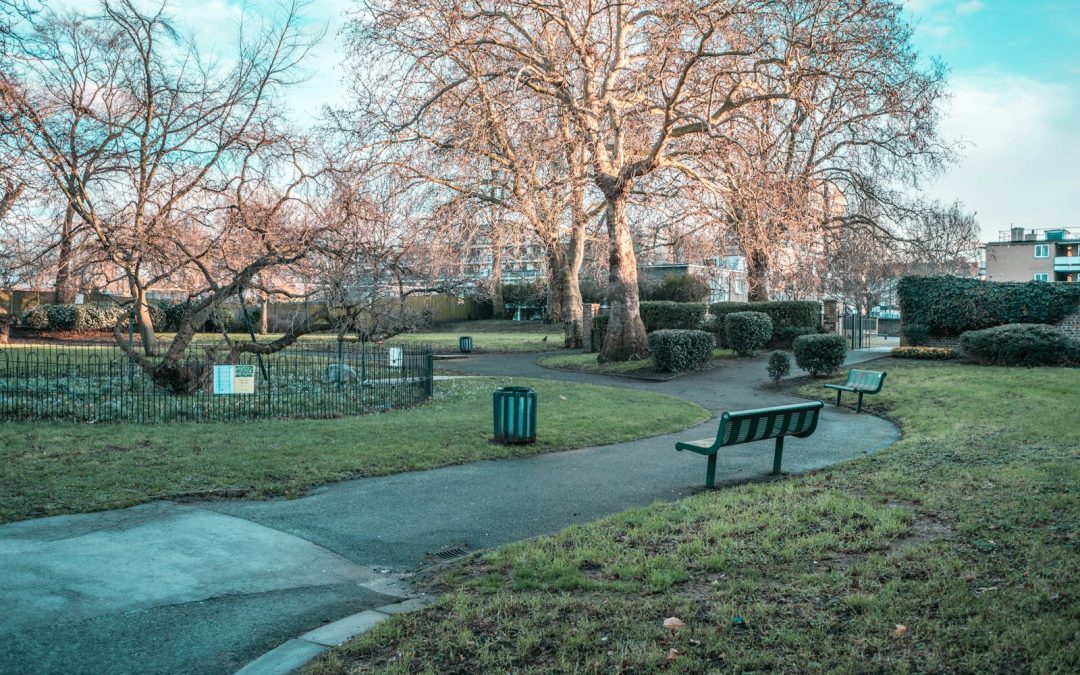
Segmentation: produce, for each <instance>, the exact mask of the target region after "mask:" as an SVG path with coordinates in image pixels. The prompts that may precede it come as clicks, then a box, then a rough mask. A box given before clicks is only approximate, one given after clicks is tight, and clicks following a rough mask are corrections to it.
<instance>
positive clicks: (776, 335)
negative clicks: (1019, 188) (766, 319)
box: [769, 326, 818, 349]
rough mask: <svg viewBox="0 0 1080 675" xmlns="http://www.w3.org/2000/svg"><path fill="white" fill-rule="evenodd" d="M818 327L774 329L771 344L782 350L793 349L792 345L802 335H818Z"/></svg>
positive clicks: (782, 327)
mask: <svg viewBox="0 0 1080 675" xmlns="http://www.w3.org/2000/svg"><path fill="white" fill-rule="evenodd" d="M817 334H818V329H817V327H816V326H780V327H779V328H774V329H773V336H772V340H770V341H769V344H770V345H771V346H773V347H777V348H780V349H791V344H792V343H793V342H794V341H795V338H797V337H799V336H800V335H817Z"/></svg>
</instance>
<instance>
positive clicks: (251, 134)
mask: <svg viewBox="0 0 1080 675" xmlns="http://www.w3.org/2000/svg"><path fill="white" fill-rule="evenodd" d="M101 9H102V14H101V15H100V16H97V17H94V18H93V19H83V20H84V21H89V22H91V23H92V24H93V29H92V31H89V34H90V35H91V36H93V37H95V38H96V39H95V41H94V42H93V43H92V46H93V47H94V49H96V50H97V51H98V52H100V54H101V55H103V56H105V57H106V58H105V59H104V60H102V59H100V58H92V59H87V60H86V65H87V67H88V68H91V67H92V68H93V69H94V70H93V73H92V78H86V80H87V83H88V84H89V83H92V85H93V86H92V87H84V88H80V89H79V91H80V97H78V98H76V99H74V100H71V101H61V100H52V101H49V102H50V103H52V105H45V104H44V103H43V102H42V100H41V99H40V97H38V96H37V95H36V93H37V91H38V90H39V88H40V87H42V86H43V85H44V84H45V83H47V82H48V81H49V80H50V79H53V78H57V77H58V71H60V70H62V68H63V67H64V63H63V62H62V61H41V60H37V59H35V58H34V55H33V53H27V54H26V55H25V59H24V60H25V61H26V63H28V64H32V65H31V66H29V67H28V68H27V70H26V72H25V77H20V78H19V79H20V82H19V86H18V87H16V88H14V89H12V90H6V91H0V96H2V97H3V98H2V99H0V100H2V103H3V105H4V106H5V108H6V109H8V110H10V111H11V115H10V120H9V124H8V131H9V133H12V134H16V135H17V136H18V138H19V139H20V140H21V142H23V143H24V144H25V146H26V147H27V148H28V150H29V152H30V154H31V155H32V156H33V157H34V159H35V160H36V161H38V162H40V164H41V166H42V168H43V169H44V170H45V171H46V172H47V174H48V176H49V179H50V181H51V184H52V187H53V188H55V189H56V190H57V191H58V192H59V193H60V194H62V195H63V197H64V199H65V200H66V202H67V204H68V205H69V206H70V209H71V211H72V212H73V213H74V216H76V217H77V218H78V219H79V220H80V221H81V222H82V224H83V226H85V227H86V228H88V230H89V231H90V232H91V233H92V234H93V236H94V239H95V240H96V244H97V245H98V246H99V247H100V248H101V250H102V251H103V252H105V253H106V254H107V255H108V258H109V260H110V262H111V263H112V264H114V265H115V266H116V267H117V268H119V269H120V270H122V271H123V273H124V280H125V282H126V284H127V286H128V289H129V292H130V294H131V297H132V302H133V305H134V308H135V311H136V315H137V317H138V321H139V330H140V333H141V335H142V341H143V346H144V349H145V350H146V353H147V354H153V353H154V352H155V350H156V339H155V335H154V329H153V324H152V322H151V320H150V314H149V306H148V302H147V292H148V290H149V289H150V288H151V287H152V286H153V285H154V284H155V283H157V282H160V281H162V280H163V279H166V278H168V276H169V275H170V274H173V273H174V272H175V271H176V270H177V269H178V268H180V267H182V266H184V265H186V264H188V263H189V262H191V261H190V260H188V259H186V258H180V259H179V260H178V259H177V258H176V257H174V255H173V254H174V253H175V250H176V247H175V243H176V242H175V237H173V236H170V235H171V233H172V230H173V228H174V227H175V225H176V224H178V223H181V222H183V221H184V219H185V218H186V217H188V216H187V211H188V210H190V209H192V208H194V204H195V203H197V202H198V200H199V198H200V195H201V192H202V191H203V190H205V189H206V188H207V187H208V186H209V185H211V184H213V183H215V182H216V183H228V182H229V180H230V178H229V175H228V174H229V172H230V169H232V168H233V167H235V165H236V163H238V162H240V161H243V159H242V158H243V157H245V156H248V155H249V154H250V153H249V152H248V151H249V150H250V149H251V148H253V147H259V145H260V144H263V143H267V142H268V141H267V136H268V133H267V129H268V128H269V127H272V126H273V125H274V123H275V122H274V118H275V115H276V114H277V110H276V108H275V104H274V102H275V94H276V92H277V90H278V89H279V88H280V87H281V86H282V85H283V84H286V83H288V82H289V81H290V78H292V77H294V73H295V71H296V67H297V64H298V62H299V60H300V59H301V58H302V57H303V56H304V54H305V53H306V51H307V49H308V47H309V46H310V42H309V41H308V39H307V38H305V37H304V36H303V35H302V34H301V32H300V30H299V23H300V19H299V16H298V14H297V13H296V10H297V5H296V4H293V5H290V6H289V7H287V8H286V11H285V13H284V15H283V16H282V17H281V18H280V19H279V20H278V21H277V22H275V23H273V24H272V25H269V26H268V27H266V28H265V29H264V30H262V31H261V32H259V33H258V34H257V35H255V36H241V38H240V42H239V48H238V50H237V53H236V55H235V57H234V58H233V59H232V62H231V64H230V65H229V67H228V68H227V69H225V70H224V72H221V69H219V68H216V67H215V65H214V64H211V63H208V62H206V61H204V60H203V59H202V58H201V56H200V54H199V52H198V51H197V50H196V48H195V47H194V45H193V44H192V43H191V42H185V41H183V40H182V39H181V38H180V36H179V34H178V33H177V32H176V31H175V30H174V29H173V28H172V27H171V25H170V24H169V22H168V20H167V18H166V17H165V15H164V14H163V13H162V12H161V11H158V12H156V13H149V14H148V13H143V12H142V11H140V10H139V9H138V8H137V7H136V6H135V5H134V4H133V2H132V1H131V0H120V1H119V2H115V3H109V2H104V3H103V4H102V5H101ZM82 44H83V43H82V42H71V43H70V44H68V45H66V46H67V47H70V48H71V49H72V50H74V51H78V49H79V48H80V45H82ZM59 79H64V78H62V77H61V78H59ZM67 79H72V78H67ZM76 79H77V78H76ZM77 86H78V85H77ZM84 89H85V91H84ZM56 116H59V117H60V118H62V119H63V120H66V121H67V122H70V121H71V120H73V119H75V118H79V119H86V120H87V126H86V127H83V126H77V127H76V126H73V125H72V124H70V123H68V124H63V123H62V124H61V125H60V128H61V129H64V130H65V131H69V130H72V129H77V131H74V132H73V133H72V134H70V135H65V136H62V137H61V136H58V134H57V133H56V130H57V127H56V125H54V124H53V121H54V119H55V118H56ZM271 135H272V134H271ZM70 137H75V138H77V140H78V143H79V146H80V148H88V149H89V150H78V151H76V152H74V153H72V152H69V151H67V144H66V143H65V141H66V140H67V139H68V138H70ZM87 152H89V153H90V154H91V155H92V156H94V157H98V158H103V157H107V158H108V167H107V173H104V175H102V172H95V174H94V176H92V177H91V176H86V175H84V169H85V160H86V153H87ZM73 160H77V161H82V162H83V164H77V163H74V162H73ZM91 178H92V179H91Z"/></svg>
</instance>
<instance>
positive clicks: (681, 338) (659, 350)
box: [647, 330, 716, 373]
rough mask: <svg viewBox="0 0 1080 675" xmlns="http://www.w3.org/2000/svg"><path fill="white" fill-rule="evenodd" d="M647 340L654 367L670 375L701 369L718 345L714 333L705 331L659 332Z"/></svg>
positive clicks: (650, 334)
mask: <svg viewBox="0 0 1080 675" xmlns="http://www.w3.org/2000/svg"><path fill="white" fill-rule="evenodd" d="M647 339H648V346H649V353H650V354H651V355H652V359H653V365H655V366H656V369H657V370H662V371H665V372H669V373H682V372H685V371H687V370H694V369H696V368H701V367H702V366H704V365H706V364H707V363H708V362H709V359H710V358H711V357H712V350H713V347H714V346H715V345H716V342H715V340H714V339H713V336H712V333H708V332H706V331H703V330H658V331H656V332H654V333H649V336H648V338H647Z"/></svg>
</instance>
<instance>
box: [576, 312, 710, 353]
mask: <svg viewBox="0 0 1080 675" xmlns="http://www.w3.org/2000/svg"><path fill="white" fill-rule="evenodd" d="M610 316H611V315H610V314H601V315H600V316H597V317H593V323H592V329H593V330H594V331H595V337H596V342H595V343H594V349H599V348H600V345H602V344H603V343H604V336H605V335H606V334H607V326H608V319H609V318H610ZM704 318H705V305H704V304H703V303H700V302H668V301H664V300H657V301H649V302H642V303H641V322H642V323H644V324H645V332H646V333H652V332H654V331H658V330H696V329H697V328H699V327H700V326H701V322H702V320H703V319H704Z"/></svg>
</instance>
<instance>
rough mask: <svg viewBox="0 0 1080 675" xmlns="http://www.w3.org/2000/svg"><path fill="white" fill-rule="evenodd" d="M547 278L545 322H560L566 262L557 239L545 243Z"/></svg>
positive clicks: (562, 310) (562, 309)
mask: <svg viewBox="0 0 1080 675" xmlns="http://www.w3.org/2000/svg"><path fill="white" fill-rule="evenodd" d="M547 260H548V280H547V289H546V290H547V293H546V294H547V310H546V312H545V315H544V318H545V320H546V321H547V323H562V321H563V312H564V311H565V307H564V303H563V301H564V299H565V298H563V286H564V285H565V278H566V262H565V257H564V256H563V255H562V251H560V250H559V242H558V240H556V241H554V242H548V244H547Z"/></svg>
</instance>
